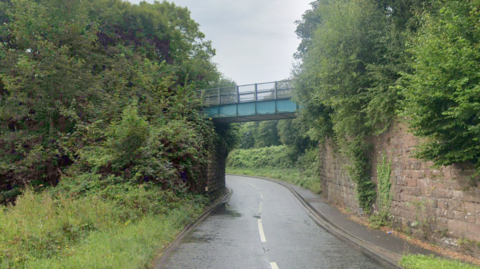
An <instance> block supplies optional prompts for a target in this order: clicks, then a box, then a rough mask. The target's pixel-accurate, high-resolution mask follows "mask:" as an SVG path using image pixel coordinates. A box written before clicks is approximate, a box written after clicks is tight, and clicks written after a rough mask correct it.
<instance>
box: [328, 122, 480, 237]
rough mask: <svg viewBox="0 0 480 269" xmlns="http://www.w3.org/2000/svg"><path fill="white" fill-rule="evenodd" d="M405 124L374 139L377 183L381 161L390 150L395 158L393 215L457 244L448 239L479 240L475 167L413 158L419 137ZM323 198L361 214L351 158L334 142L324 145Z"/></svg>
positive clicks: (420, 233) (415, 230) (414, 228)
mask: <svg viewBox="0 0 480 269" xmlns="http://www.w3.org/2000/svg"><path fill="white" fill-rule="evenodd" d="M407 130H408V127H407V125H405V124H404V123H396V124H394V125H393V126H392V127H391V128H390V130H389V131H388V132H387V133H385V134H383V135H381V136H378V137H374V138H373V140H372V141H373V144H374V150H373V156H371V161H372V164H373V167H372V180H373V181H375V182H376V180H377V179H376V162H377V160H381V156H382V153H386V155H387V157H388V159H389V160H390V161H391V162H392V174H391V178H390V179H391V182H392V185H393V188H392V194H393V201H392V206H391V213H392V215H393V216H394V218H395V219H397V220H398V222H397V223H399V224H402V225H403V227H407V228H408V229H411V230H412V232H413V233H414V234H417V235H418V236H420V237H425V238H428V239H438V240H437V241H439V240H441V241H443V242H444V243H447V244H451V245H455V244H456V243H455V242H456V240H449V239H448V238H447V237H453V238H466V239H470V240H475V241H480V183H478V184H477V185H476V186H474V185H473V184H472V183H471V181H470V180H469V176H470V175H471V174H472V173H473V168H472V166H468V165H454V166H448V167H441V168H432V167H431V166H432V163H431V162H424V161H422V160H418V159H415V158H412V157H411V155H412V152H413V150H414V147H415V145H417V144H418V143H419V141H420V140H419V139H418V138H416V137H414V136H413V135H412V134H411V133H409V132H407ZM320 152H321V160H322V164H321V166H322V173H321V177H320V180H321V184H322V193H323V196H324V197H325V198H326V199H327V200H328V201H329V202H330V203H332V204H334V205H336V206H339V207H343V208H345V209H347V210H350V211H352V212H354V213H358V203H357V201H356V198H355V193H356V192H355V183H353V182H352V181H351V180H350V178H349V177H348V175H347V171H346V169H345V168H344V167H345V165H348V160H345V159H344V158H340V157H339V156H338V154H336V153H335V150H334V147H332V145H331V143H328V142H327V143H326V144H325V145H322V147H321V150H320Z"/></svg>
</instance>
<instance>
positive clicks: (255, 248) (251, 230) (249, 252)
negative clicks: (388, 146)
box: [162, 176, 382, 269]
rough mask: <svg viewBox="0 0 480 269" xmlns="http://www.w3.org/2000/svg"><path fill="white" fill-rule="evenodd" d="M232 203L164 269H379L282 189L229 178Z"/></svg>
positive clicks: (180, 247) (184, 244) (183, 245)
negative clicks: (316, 220) (327, 228)
mask: <svg viewBox="0 0 480 269" xmlns="http://www.w3.org/2000/svg"><path fill="white" fill-rule="evenodd" d="M227 185H228V186H229V187H230V188H231V189H233V195H232V197H231V199H230V201H229V202H228V203H227V204H226V205H225V207H224V208H222V209H221V210H219V211H217V212H215V213H213V214H212V215H210V216H209V217H208V218H207V219H206V220H205V221H204V222H202V223H201V224H200V225H199V226H198V227H197V228H196V229H195V230H194V231H193V232H192V233H190V234H189V235H188V236H186V237H185V238H184V239H183V240H182V241H181V242H180V244H179V245H178V246H177V248H176V249H175V250H174V251H173V252H172V253H170V255H168V257H167V259H166V261H165V263H164V264H163V266H162V268H167V269H177V268H178V269H180V268H181V269H193V268H195V269H207V268H208V269H225V268H229V269H232V268H239V269H240V268H241V269H257V268H258V269H277V268H278V269H297V268H299V269H300V268H309V269H311V268H361V269H370V268H371V269H373V268H382V267H381V266H380V265H379V264H378V263H376V262H375V261H374V260H372V259H370V258H369V257H367V256H365V255H364V254H362V253H361V252H358V251H356V250H354V249H353V248H351V247H349V246H348V245H346V244H345V243H343V242H342V241H340V240H338V239H337V238H335V237H334V236H332V235H330V234H329V233H327V232H326V231H325V230H323V229H322V228H321V227H319V226H318V225H316V223H315V222H314V221H313V220H312V219H311V218H310V216H309V215H308V214H309V213H308V212H307V211H306V209H305V208H304V207H303V206H302V205H301V204H300V202H299V201H298V200H297V199H296V198H295V196H293V194H292V193H291V192H290V191H289V190H288V189H286V188H285V187H283V186H281V185H279V184H276V183H273V182H270V181H266V180H261V179H255V178H248V177H240V176H227Z"/></svg>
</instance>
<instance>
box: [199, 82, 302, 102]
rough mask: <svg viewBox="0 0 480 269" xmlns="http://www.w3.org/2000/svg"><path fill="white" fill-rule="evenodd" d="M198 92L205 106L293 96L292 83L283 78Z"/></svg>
mask: <svg viewBox="0 0 480 269" xmlns="http://www.w3.org/2000/svg"><path fill="white" fill-rule="evenodd" d="M200 93H201V98H202V100H203V103H204V104H205V105H206V106H216V105H227V104H238V103H248V102H257V101H268V100H277V99H290V98H292V96H293V85H292V81H291V80H283V81H274V82H265V83H255V84H248V85H236V86H230V87H223V88H213V89H208V90H201V91H200Z"/></svg>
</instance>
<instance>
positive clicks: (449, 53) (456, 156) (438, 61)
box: [402, 1, 480, 167]
mask: <svg viewBox="0 0 480 269" xmlns="http://www.w3.org/2000/svg"><path fill="white" fill-rule="evenodd" d="M479 4H480V2H479V1H432V7H431V8H430V9H426V10H424V11H423V12H421V13H419V14H418V15H417V17H418V20H419V21H420V22H421V25H422V27H421V28H420V29H419V30H418V32H417V33H412V34H411V40H410V43H409V46H408V50H409V52H410V53H411V54H412V61H411V62H409V64H410V66H411V68H412V70H411V72H408V73H404V77H405V79H406V85H405V87H404V88H403V89H402V95H403V96H404V98H405V100H404V102H403V111H402V115H403V116H405V117H406V118H407V119H408V121H409V123H410V125H411V127H412V129H413V132H414V134H415V135H417V136H420V137H425V138H427V139H426V142H425V143H424V144H423V145H422V146H421V147H420V148H419V149H418V151H417V157H420V158H424V159H427V160H432V161H434V162H435V164H437V165H450V164H453V163H459V162H464V161H469V162H473V163H475V164H476V165H477V167H478V165H480V154H479V152H480V151H479V150H480V141H479V135H480V133H479V130H480V120H479V115H480V105H479V104H480V99H479V98H480V86H479V84H480V76H479V73H478V70H479V69H480V50H479V46H480V31H479V25H480V16H479V10H478V6H479Z"/></svg>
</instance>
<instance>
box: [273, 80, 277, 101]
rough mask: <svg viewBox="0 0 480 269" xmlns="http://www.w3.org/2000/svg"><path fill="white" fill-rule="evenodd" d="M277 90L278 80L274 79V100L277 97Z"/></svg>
mask: <svg viewBox="0 0 480 269" xmlns="http://www.w3.org/2000/svg"><path fill="white" fill-rule="evenodd" d="M277 92H278V82H277V81H275V95H274V98H275V100H277V97H278V94H277Z"/></svg>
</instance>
